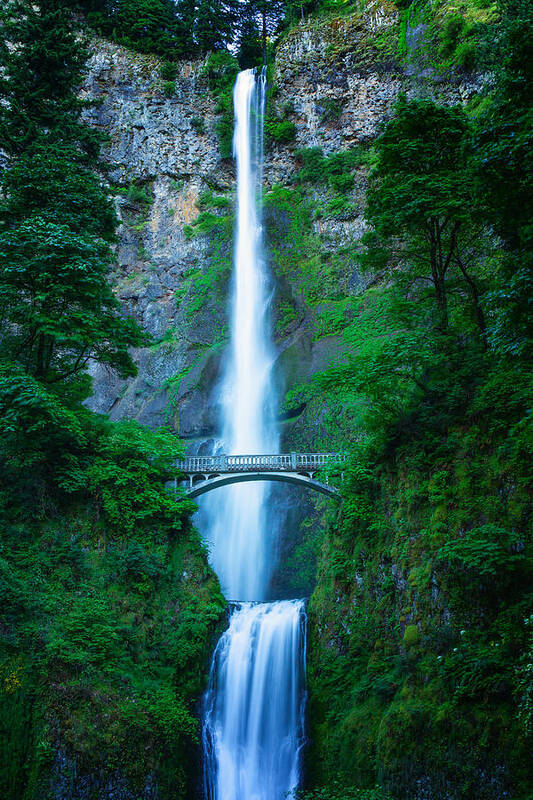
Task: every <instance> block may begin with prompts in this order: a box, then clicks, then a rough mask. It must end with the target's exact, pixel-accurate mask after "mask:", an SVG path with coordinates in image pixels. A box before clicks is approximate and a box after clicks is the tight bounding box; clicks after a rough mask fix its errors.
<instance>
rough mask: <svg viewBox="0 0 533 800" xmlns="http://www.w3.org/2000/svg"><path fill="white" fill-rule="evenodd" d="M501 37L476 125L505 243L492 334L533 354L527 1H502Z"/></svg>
mask: <svg viewBox="0 0 533 800" xmlns="http://www.w3.org/2000/svg"><path fill="white" fill-rule="evenodd" d="M502 11H503V20H502V27H503V35H501V34H500V39H499V42H497V43H496V45H497V47H496V53H497V64H496V65H495V71H496V76H497V81H496V87H495V91H494V92H493V95H492V97H491V99H490V102H489V104H488V106H487V107H486V109H485V111H484V112H483V113H482V114H481V115H480V118H479V120H478V124H477V127H476V137H475V150H474V152H475V154H476V166H477V180H478V202H482V203H483V205H484V207H485V215H486V219H487V221H488V222H489V224H491V225H492V226H493V227H494V229H495V230H496V232H497V233H498V235H499V236H500V237H501V238H502V240H503V242H504V253H503V257H502V259H501V263H500V271H499V276H498V277H499V285H498V286H497V288H496V289H495V290H494V291H493V293H492V305H493V307H494V312H495V313H494V319H493V322H492V325H491V339H492V341H493V343H494V344H495V345H496V346H497V348H498V349H499V350H500V351H501V352H502V353H504V354H506V355H510V356H513V357H516V356H520V357H527V358H530V357H531V355H532V352H533V323H532V315H531V308H530V303H531V300H530V298H531V295H532V293H533V226H532V224H531V220H532V219H533V185H532V176H533V105H532V102H531V85H532V82H533V10H532V7H531V3H529V2H527V0H505V2H503V3H502Z"/></svg>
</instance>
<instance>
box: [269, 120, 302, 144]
mask: <svg viewBox="0 0 533 800" xmlns="http://www.w3.org/2000/svg"><path fill="white" fill-rule="evenodd" d="M265 135H266V136H267V137H269V138H270V139H271V140H272V141H274V142H276V143H277V144H289V142H292V141H293V140H294V138H295V136H296V125H295V124H294V122H292V121H291V120H288V119H273V120H267V121H265Z"/></svg>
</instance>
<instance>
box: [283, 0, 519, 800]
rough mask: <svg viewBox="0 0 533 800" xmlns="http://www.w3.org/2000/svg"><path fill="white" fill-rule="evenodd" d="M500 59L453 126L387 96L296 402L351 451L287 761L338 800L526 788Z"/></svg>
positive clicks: (514, 84)
mask: <svg viewBox="0 0 533 800" xmlns="http://www.w3.org/2000/svg"><path fill="white" fill-rule="evenodd" d="M518 5H520V4H518ZM515 10H516V9H515ZM521 13H523V14H524V13H525V12H523V11H522V12H521ZM529 13H530V10H529V9H528V11H527V14H529ZM511 20H513V21H511ZM520 20H521V21H520ZM520 20H517V19H516V17H513V15H512V14H510V20H509V29H510V30H512V31H513V33H514V35H516V36H517V40H516V42H517V44H518V43H520V46H521V47H523V48H524V51H521V52H527V51H528V46H529V44H528V42H529V39H530V36H529V29H527V30H526V28H527V26H525V25H524V24H523V20H524V17H521V18H520ZM506 36H507V34H506ZM502 46H503V48H504V52H506V53H507V57H508V58H509V62H506V63H505V65H504V68H503V70H502V71H501V72H500V73H499V77H498V81H497V84H496V85H495V86H494V87H493V89H492V91H493V92H494V94H493V98H492V101H490V102H486V103H484V105H483V107H482V109H481V111H479V113H478V114H477V116H476V119H475V122H472V121H471V120H469V119H468V118H467V117H466V116H465V114H464V112H463V111H462V110H461V109H454V108H449V107H447V108H444V107H441V106H436V105H435V104H433V103H430V102H428V101H412V102H409V103H408V102H407V101H405V100H401V101H400V103H399V104H398V107H397V109H396V113H395V116H394V117H393V118H392V119H391V120H390V121H389V122H388V123H387V125H386V126H385V127H384V130H383V133H382V135H381V136H380V137H379V139H378V140H377V142H376V144H375V147H374V150H373V153H372V154H371V156H370V157H369V159H368V160H369V161H371V164H372V172H371V174H370V187H369V191H368V195H367V200H368V203H367V211H366V216H367V221H368V223H369V227H370V228H371V230H370V232H369V233H368V234H367V235H366V236H365V239H364V246H363V247H362V248H361V249H360V250H359V251H358V252H356V253H355V255H356V257H357V260H358V262H359V264H360V265H361V267H362V268H363V270H365V269H366V270H368V274H369V276H370V278H371V280H372V282H373V283H372V284H371V286H370V288H368V289H366V290H365V291H361V292H360V294H359V296H358V297H355V298H354V297H345V298H344V300H339V302H338V304H337V305H336V306H333V305H332V306H330V307H329V308H328V309H327V310H326V312H325V314H324V324H323V330H324V331H328V330H329V329H330V326H332V327H333V329H334V330H337V331H341V332H342V337H343V348H342V351H341V352H340V353H339V356H338V358H337V359H336V360H335V361H334V362H333V363H332V365H331V366H330V367H329V368H328V369H327V370H325V372H324V373H323V375H322V376H317V377H316V378H315V381H314V383H313V384H312V385H311V386H310V387H307V389H306V395H305V400H306V401H307V402H308V403H311V402H313V400H315V399H316V398H319V399H320V407H321V408H324V405H326V407H327V408H328V409H329V411H328V415H329V421H328V420H326V421H323V422H322V423H321V424H322V428H323V429H325V430H327V431H331V432H332V436H333V435H335V436H337V437H338V438H337V439H336V441H339V440H340V442H341V446H343V445H342V442H343V441H344V442H347V441H350V442H351V444H350V450H351V458H350V460H349V462H348V464H347V465H346V469H345V480H344V483H343V487H342V494H343V500H342V505H341V508H340V511H339V515H338V518H337V519H336V520H335V522H333V523H332V525H331V528H330V531H329V533H328V534H327V536H326V537H325V541H324V544H323V550H322V553H321V557H320V561H319V567H318V574H319V582H318V586H317V589H316V590H315V592H314V594H313V596H312V598H311V601H310V605H309V613H310V621H311V641H312V646H311V649H310V664H309V673H308V674H309V684H310V697H311V707H310V714H311V736H312V738H313V739H314V742H315V744H313V745H311V752H310V755H309V758H308V769H309V772H310V775H311V781H312V783H313V784H316V785H318V786H322V785H323V786H326V787H328V789H329V785H330V782H331V778H332V776H333V775H338V776H339V784H340V787H342V788H341V790H340V791H338V792H337V795H339V796H344V794H343V792H344V791H345V792H346V793H348V792H349V791H351V788H350V787H353V786H354V784H355V785H357V786H361V787H363V788H364V787H372V786H374V784H375V782H376V780H379V782H380V784H382V785H383V787H384V788H385V790H389V791H391V793H392V794H393V796H395V797H403V796H405V797H411V796H415V795H416V794H417V793H418V792H419V791H420V786H421V785H422V783H423V785H424V786H426V787H427V791H428V792H430V793H432V794H433V795H434V796H436V797H441V796H442V797H454V798H461V799H462V798H465V800H466V798H469V797H471V796H476V797H483V798H486V799H487V800H497V799H499V798H500V797H502V796H505V794H508V795H509V796H512V797H517V798H527V797H528V796H529V793H530V786H531V770H530V768H529V767H525V768H524V763H525V761H524V759H525V760H527V757H526V756H525V754H526V753H527V752H528V751H529V749H530V747H531V694H532V693H531V647H530V645H531V641H530V639H531V637H530V635H529V630H528V626H527V625H525V624H524V619H526V620H528V619H529V614H530V606H531V576H532V569H533V564H532V561H531V547H532V545H533V543H532V540H531V526H530V509H531V507H530V492H531V472H530V469H529V467H528V455H527V453H528V448H529V446H530V441H531V421H530V414H529V410H528V409H529V405H530V403H529V398H530V396H531V375H530V362H529V357H528V352H529V350H528V347H529V339H528V335H529V334H528V327H526V323H525V314H524V312H525V308H526V303H527V300H526V298H528V297H529V294H528V289H527V287H528V285H529V284H528V278H527V276H526V272H527V269H528V266H527V265H528V262H527V259H525V258H524V256H525V255H526V253H527V252H528V249H527V248H528V246H529V245H528V239H527V236H528V233H527V230H528V228H527V223H526V221H525V218H526V215H527V213H528V212H529V202H530V200H529V197H530V194H531V192H530V189H531V187H530V176H529V177H526V176H525V174H524V173H520V175H519V174H518V173H517V174H516V176H515V177H514V178H513V177H511V176H514V175H515V173H514V169H513V168H511V165H512V164H513V163H516V164H518V161H517V162H514V161H513V160H512V159H513V158H514V155H515V154H517V153H520V158H522V159H524V160H526V161H527V158H528V156H527V155H526V154H525V150H523V145H524V143H525V142H526V141H528V137H529V110H526V109H529V107H530V98H528V99H526V96H525V94H524V88H525V83H524V80H523V72H522V71H521V69H520V68H519V67H518V63H516V62H515V64H514V67H513V68H511V67H510V63H511V53H512V47H510V46H509V44H507V43H506V42H505V41H504V42H503V43H502ZM454 48H455V45H454ZM455 51H456V48H455V49H454V51H453V52H454V53H455ZM454 57H455V56H454ZM521 63H522V68H524V67H523V65H524V64H526V63H527V64H529V63H530V62H529V60H527V59H524V60H523V61H522V60H521ZM507 93H509V94H508V95H507ZM511 98H512V100H511ZM511 105H512V106H513V107H514V109H515V116H514V117H513V116H512V113H511ZM488 109H490V112H489V110H488ZM516 109H521V110H522V111H523V113H522V114H521V113H518V114H517V113H516ZM496 129H497V130H498V131H499V137H498V136H497V135H496V133H495V131H496ZM507 131H508V132H509V139H505V138H502V137H505V136H506V135H507V133H506V132H507ZM473 141H474V142H475V146H474V147H473V145H472V142H473ZM515 144H516V150H515ZM301 163H302V168H301V171H300V174H299V176H298V178H299V182H300V184H303V185H305V184H306V183H318V184H322V185H324V184H325V182H326V181H325V178H324V177H323V175H322V172H323V169H324V156H323V154H322V153H321V152H320V151H318V150H311V151H304V153H303V154H302V155H301ZM341 172H342V170H341ZM509 179H510V183H508V180H509ZM496 186H499V187H500V190H501V193H502V197H503V196H504V195H505V192H506V187H507V186H510V187H513V189H512V191H511V195H512V197H511V196H510V198H509V203H511V204H513V203H514V202H515V199H516V198H515V193H516V194H517V195H518V198H519V199H518V200H517V202H520V203H521V208H520V209H518V208H517V209H516V211H515V212H514V213H513V212H509V210H508V206H507V204H505V203H502V202H501V198H499V199H497V196H496V194H493V192H495V191H496ZM526 187H528V189H529V192H530V193H529V194H528V195H527V197H526V194H525V190H526ZM522 191H524V194H522ZM511 215H512V218H511ZM496 220H497V221H498V225H497V226H496V225H495V221H496ZM499 226H501V227H499ZM495 229H496V230H498V232H499V234H500V235H501V236H502V238H503V239H504V240H505V247H504V248H503V249H502V248H501V243H500V242H498V241H497V239H495V237H494V230H495ZM504 231H505V234H504ZM511 243H512V244H511ZM504 274H505V275H506V279H505V280H504V279H503V275H504ZM515 274H516V281H515V280H513V278H514V276H515ZM519 275H520V277H518V276H519ZM508 314H510V315H513V316H514V315H516V316H514V318H515V319H516V322H517V325H516V327H514V328H513V327H512V326H508V323H509V320H510V316H507V315H508ZM504 318H505V324H504ZM507 326H508V327H507ZM504 331H505V333H504ZM339 429H340V430H339ZM344 446H345V445H344ZM450 742H453V746H450ZM422 743H424V744H422ZM496 754H497V755H496ZM458 774H460V775H461V781H460V782H458V781H457V775H458ZM332 791H333V790H332ZM334 796H335V795H334Z"/></svg>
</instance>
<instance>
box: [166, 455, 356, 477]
mask: <svg viewBox="0 0 533 800" xmlns="http://www.w3.org/2000/svg"><path fill="white" fill-rule="evenodd" d="M345 460H346V456H345V455H344V454H343V453H278V454H271V455H242V456H241V455H239V456H228V455H223V454H221V455H216V456H190V457H189V458H184V459H182V460H181V461H178V462H177V464H176V466H177V468H178V469H179V470H181V471H182V472H185V473H187V474H191V473H202V474H206V473H212V472H225V473H227V472H269V471H275V472H297V471H298V470H303V471H307V472H316V471H317V470H320V469H323V468H324V467H326V466H330V465H332V466H333V465H335V464H342V462H343V461H345Z"/></svg>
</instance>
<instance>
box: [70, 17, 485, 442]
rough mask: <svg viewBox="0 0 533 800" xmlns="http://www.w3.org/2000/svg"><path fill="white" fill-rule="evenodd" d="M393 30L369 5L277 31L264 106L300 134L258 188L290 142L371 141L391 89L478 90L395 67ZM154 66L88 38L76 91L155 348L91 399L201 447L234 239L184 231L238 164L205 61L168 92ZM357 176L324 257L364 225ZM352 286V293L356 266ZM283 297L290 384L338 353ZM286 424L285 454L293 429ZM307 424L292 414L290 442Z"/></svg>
mask: <svg viewBox="0 0 533 800" xmlns="http://www.w3.org/2000/svg"><path fill="white" fill-rule="evenodd" d="M397 31H398V15H397V12H396V10H395V9H394V7H391V8H389V7H388V6H387V4H379V5H376V6H375V7H374V8H373V9H371V10H369V11H368V12H366V14H365V15H364V16H354V17H348V18H343V19H333V20H332V19H328V20H324V21H310V22H308V23H303V24H302V25H300V26H299V27H297V28H296V29H295V30H293V31H291V32H290V33H289V34H288V35H287V36H286V37H285V39H284V40H283V41H282V43H281V44H280V46H279V48H278V51H277V56H276V63H275V68H274V83H275V84H276V87H277V91H276V94H275V100H274V103H275V106H276V108H277V109H281V108H283V109H285V111H284V113H285V114H286V116H287V118H288V119H290V120H291V121H292V122H293V123H294V125H295V129H296V134H295V139H294V142H291V143H290V144H289V145H279V144H273V145H271V146H270V147H269V149H268V152H267V155H266V164H265V171H264V174H265V182H266V184H267V187H269V186H272V185H273V184H282V185H288V184H289V183H290V181H291V179H292V177H293V176H294V173H295V170H296V169H297V164H296V161H295V156H294V154H295V151H296V150H297V149H298V148H301V147H316V146H319V147H322V148H323V150H324V152H325V153H326V154H327V153H331V152H335V151H338V150H340V149H347V148H350V147H353V146H355V145H357V144H360V143H361V142H365V141H368V140H371V139H372V138H373V137H374V136H375V135H376V133H377V132H378V130H379V126H380V124H381V123H382V122H383V120H384V119H386V117H387V115H388V114H389V113H390V111H391V107H392V105H393V103H394V102H395V100H396V98H397V97H398V94H399V93H400V92H401V91H405V92H407V93H408V94H415V93H417V94H431V95H440V96H442V95H444V96H445V98H446V100H448V101H449V102H457V101H460V100H463V101H464V100H466V99H468V97H470V96H471V95H472V93H473V92H475V91H477V90H478V88H479V86H478V81H476V80H473V79H471V80H468V81H466V80H461V81H459V80H456V81H451V82H450V80H448V81H447V82H442V81H439V80H438V79H437V78H435V77H434V76H431V75H430V76H429V77H427V76H426V77H421V74H420V71H417V70H416V69H413V68H412V66H411V68H409V69H407V68H405V66H403V65H401V64H400V63H399V62H398V59H397V57H396V55H391V52H392V51H391V47H390V41H392V39H393V37H396V38H397ZM395 40H396V39H395ZM159 68H160V63H159V62H158V60H157V59H155V58H153V57H149V56H142V55H139V54H134V53H131V52H129V51H127V50H125V49H123V48H121V47H119V46H118V45H114V44H110V43H108V42H105V41H102V40H96V41H95V42H94V45H93V54H92V57H91V59H90V62H89V73H88V76H87V80H86V83H85V87H84V95H85V97H86V98H87V99H91V100H93V101H95V104H94V106H92V107H91V108H90V109H89V110H88V111H87V112H86V118H87V120H88V121H89V122H90V123H91V124H94V125H95V126H97V127H99V128H101V129H102V130H104V131H105V132H106V133H107V134H108V135H109V142H108V144H107V146H106V147H105V148H104V152H103V155H104V159H105V161H106V162H107V166H108V170H109V173H108V175H109V180H110V182H111V184H112V186H113V187H114V188H115V190H116V197H117V210H118V213H119V217H120V220H121V227H120V241H119V244H118V253H117V255H118V264H117V269H116V272H115V273H114V274H113V275H112V276H111V280H112V282H113V284H114V286H115V287H116V292H117V295H118V297H119V298H120V300H121V302H122V304H123V306H124V308H125V310H126V311H128V312H130V313H133V314H134V315H135V317H136V318H137V319H138V320H139V321H140V322H141V324H142V325H143V327H144V328H145V329H146V330H147V332H148V333H149V334H150V336H151V337H152V343H151V344H150V346H147V347H145V348H142V349H139V350H138V351H137V352H136V353H135V357H136V361H137V363H138V367H139V374H138V376H137V377H136V378H135V379H132V380H129V381H119V380H117V379H116V378H115V377H114V376H112V375H111V374H109V373H107V372H106V370H105V369H103V368H98V369H95V371H94V375H93V378H94V396H93V398H92V400H91V405H92V407H93V408H94V409H95V410H97V411H100V412H102V413H107V414H109V415H110V417H111V418H112V419H118V418H121V417H134V418H137V419H139V420H140V421H141V422H143V423H146V424H148V425H161V424H170V425H171V426H172V427H173V428H174V429H175V430H176V431H177V432H178V433H179V434H180V436H182V437H184V438H189V439H200V440H202V439H204V438H205V437H210V436H213V435H216V431H217V427H218V426H217V411H216V403H214V402H212V399H213V398H212V396H211V392H212V390H213V387H214V385H215V384H216V381H217V376H218V374H219V364H220V354H221V352H222V351H223V346H224V342H225V340H226V336H227V301H226V298H227V295H228V277H229V274H230V271H229V266H228V265H230V263H231V253H230V250H231V233H229V235H228V233H227V232H226V237H225V240H224V241H222V242H220V241H219V242H216V243H214V242H213V236H212V233H211V232H206V233H205V234H202V233H201V232H199V235H198V232H197V233H196V234H195V235H193V236H191V235H190V230H188V228H187V226H190V224H191V223H192V222H194V220H195V219H196V218H197V217H198V214H199V210H200V209H199V207H201V196H202V193H205V192H209V191H210V192H215V193H217V194H218V195H221V196H225V197H226V198H227V199H228V200H229V204H230V206H231V203H232V200H233V197H232V193H233V184H234V168H233V164H232V162H231V161H228V160H222V159H221V158H220V155H219V150H218V143H217V136H216V131H215V126H216V112H215V100H214V98H213V97H212V95H211V94H210V92H209V89H208V84H207V78H206V76H205V71H204V64H203V63H202V62H187V63H183V64H181V65H180V67H179V71H178V75H177V77H176V81H175V89H174V91H173V92H172V94H171V96H166V94H165V91H164V86H163V83H162V81H161V79H160V78H159ZM366 174H367V170H366V168H365V167H361V168H359V169H358V170H357V172H356V180H355V185H354V189H353V192H352V197H351V199H352V201H353V203H352V211H351V214H350V215H349V218H340V219H339V218H338V217H337V218H329V219H328V218H324V217H322V218H320V219H317V220H316V221H315V222H314V225H315V230H316V232H317V233H319V234H320V237H321V239H322V240H323V241H324V243H325V246H327V247H329V248H330V249H331V248H336V247H339V246H340V245H345V244H346V243H347V242H352V243H353V242H354V241H357V239H359V237H360V236H361V234H362V232H363V230H364V222H363V216H362V213H363V208H364V192H365V187H366ZM222 262H224V265H225V266H223V268H220V267H219V265H220V263H222ZM213 270H214V271H215V272H216V275H215V278H212V273H213ZM217 270H218V272H217ZM209 275H211V278H209ZM353 278H354V279H353V280H352V281H351V285H352V286H353V287H355V289H357V287H358V286H359V285H361V283H360V281H359V280H358V276H357V274H356V273H355V269H354V275H353ZM202 282H203V283H204V284H205V288H204V291H203V296H202V297H201V298H199V297H198V291H197V287H198V284H202ZM215 284H216V285H215ZM285 289H286V291H289V292H291V291H293V294H294V295H295V304H296V306H297V307H298V313H297V320H296V321H295V322H294V323H293V324H292V325H288V326H287V327H286V330H284V331H283V332H282V334H280V335H279V336H278V347H279V351H280V354H281V365H282V366H281V369H280V371H282V372H285V375H284V376H283V381H284V382H285V386H286V387H287V386H289V387H290V385H291V384H292V383H295V382H299V381H302V380H305V379H306V378H308V377H309V375H310V374H312V373H313V372H314V371H316V370H317V369H320V368H321V367H323V366H324V364H325V363H327V361H328V360H329V358H330V357H331V354H332V352H334V351H335V349H336V348H335V341H334V339H333V338H330V339H329V340H328V338H327V337H325V338H322V339H321V340H320V341H318V342H317V341H315V320H314V312H313V311H312V310H311V309H309V308H305V307H304V306H302V301H301V297H300V293H299V292H298V291H297V290H296V289H294V287H292V288H291V287H290V286H289V287H285ZM278 294H279V293H278ZM278 300H279V297H278ZM277 311H278V309H275V311H274V316H276V313H277ZM284 353H285V357H284V356H283V354H284ZM283 365H285V366H283ZM286 428H287V430H286V440H287V446H290V445H291V439H292V436H291V433H290V431H291V425H290V424H289V425H287V426H286ZM304 428H306V424H303V427H302V421H301V420H300V423H299V427H298V430H299V432H300V434H301V432H302V430H303V429H304ZM308 438H309V437H308ZM311 438H312V434H311ZM309 444H310V445H311V444H312V442H310V443H309Z"/></svg>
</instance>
